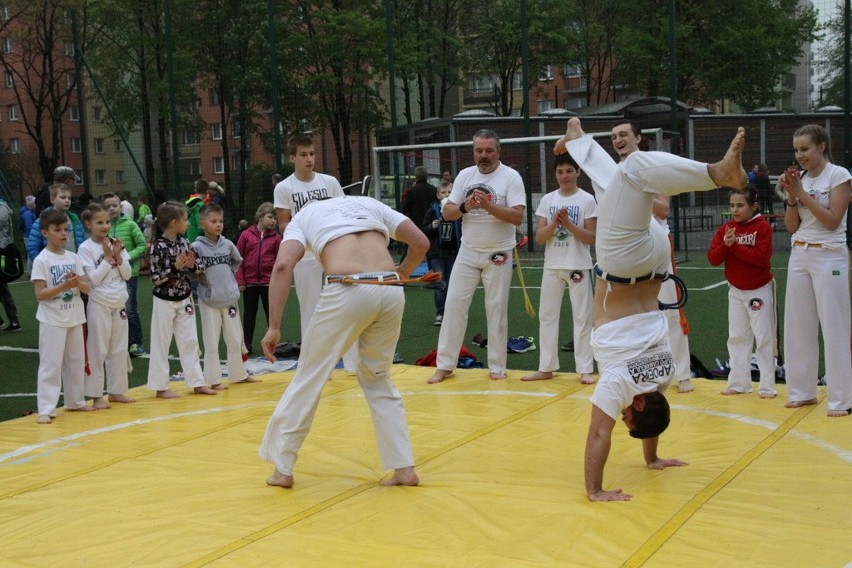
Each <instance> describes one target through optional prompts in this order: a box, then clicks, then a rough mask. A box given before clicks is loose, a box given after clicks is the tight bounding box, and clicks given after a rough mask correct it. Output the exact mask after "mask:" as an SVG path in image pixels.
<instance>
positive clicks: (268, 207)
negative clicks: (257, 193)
mask: <svg viewBox="0 0 852 568" xmlns="http://www.w3.org/2000/svg"><path fill="white" fill-rule="evenodd" d="M270 213H271V214H272V215H275V207H274V206H273V205H272V204H271V203H270V202H268V201H266V202H264V203H261V204H260V207H258V208H257V212H256V213H255V214H254V218H255V220H256V221H260V219H261V218H262V217H263V216H264V215H269V214H270Z"/></svg>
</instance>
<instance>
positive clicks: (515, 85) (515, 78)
mask: <svg viewBox="0 0 852 568" xmlns="http://www.w3.org/2000/svg"><path fill="white" fill-rule="evenodd" d="M523 79H524V78H523V77H522V76H521V74H520V73H515V74H514V75H512V90H513V91H518V90H520V89H523V88H524V83H523Z"/></svg>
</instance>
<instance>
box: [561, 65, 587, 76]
mask: <svg viewBox="0 0 852 568" xmlns="http://www.w3.org/2000/svg"><path fill="white" fill-rule="evenodd" d="M562 74H563V75H565V76H566V77H579V76H580V75H582V74H583V70H582V69H580V66H579V65H571V64H570V63H566V64H565V67H564V68H563V69H562Z"/></svg>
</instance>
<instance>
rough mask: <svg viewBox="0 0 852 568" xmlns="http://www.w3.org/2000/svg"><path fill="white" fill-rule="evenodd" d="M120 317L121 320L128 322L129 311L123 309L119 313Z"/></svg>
mask: <svg viewBox="0 0 852 568" xmlns="http://www.w3.org/2000/svg"><path fill="white" fill-rule="evenodd" d="M118 317H120V318H121V319H123V320H126V319H127V310H125V309H124V308H122V309H121V310H120V311H119V312H118Z"/></svg>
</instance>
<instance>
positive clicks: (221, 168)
mask: <svg viewBox="0 0 852 568" xmlns="http://www.w3.org/2000/svg"><path fill="white" fill-rule="evenodd" d="M213 173H214V174H224V173H225V159H224V158H221V157H219V158H213Z"/></svg>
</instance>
